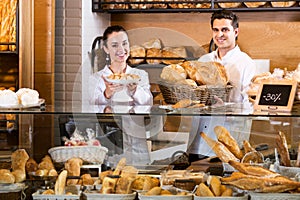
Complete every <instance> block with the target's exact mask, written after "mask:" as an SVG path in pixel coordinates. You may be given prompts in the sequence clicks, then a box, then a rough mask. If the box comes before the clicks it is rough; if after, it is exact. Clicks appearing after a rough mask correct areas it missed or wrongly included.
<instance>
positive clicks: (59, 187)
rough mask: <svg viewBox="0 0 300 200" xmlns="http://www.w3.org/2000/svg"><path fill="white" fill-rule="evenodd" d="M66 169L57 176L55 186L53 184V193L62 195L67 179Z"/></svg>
mask: <svg viewBox="0 0 300 200" xmlns="http://www.w3.org/2000/svg"><path fill="white" fill-rule="evenodd" d="M67 175H68V172H67V170H63V171H62V172H61V173H60V174H59V175H58V177H57V179H56V182H55V186H54V193H55V195H62V194H64V192H65V187H66V181H67Z"/></svg>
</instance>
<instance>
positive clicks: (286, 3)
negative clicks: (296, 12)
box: [271, 1, 296, 8]
mask: <svg viewBox="0 0 300 200" xmlns="http://www.w3.org/2000/svg"><path fill="white" fill-rule="evenodd" d="M295 3H296V1H279V2H275V1H271V5H272V6H273V7H275V8H277V7H291V6H293V5H294V4H295Z"/></svg>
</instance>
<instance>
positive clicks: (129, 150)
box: [89, 26, 160, 164]
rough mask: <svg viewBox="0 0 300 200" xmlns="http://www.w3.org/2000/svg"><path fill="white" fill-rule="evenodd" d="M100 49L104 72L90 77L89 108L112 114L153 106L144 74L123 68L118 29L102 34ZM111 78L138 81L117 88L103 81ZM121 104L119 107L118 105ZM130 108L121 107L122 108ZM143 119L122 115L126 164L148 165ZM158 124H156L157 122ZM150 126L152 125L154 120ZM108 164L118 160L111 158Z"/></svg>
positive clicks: (124, 43) (123, 45) (125, 53)
mask: <svg viewBox="0 0 300 200" xmlns="http://www.w3.org/2000/svg"><path fill="white" fill-rule="evenodd" d="M103 49H104V51H105V52H106V54H107V59H106V60H107V61H110V62H108V63H106V65H105V66H104V68H103V69H102V70H100V71H99V72H97V73H95V74H94V75H93V78H92V80H90V81H95V82H92V83H90V84H89V86H90V87H92V88H93V89H92V97H91V98H90V103H91V104H93V105H94V104H96V105H103V106H106V107H111V109H112V112H115V113H118V112H124V110H123V109H124V107H125V108H126V107H129V108H130V107H131V106H145V107H149V106H151V105H152V104H153V103H152V102H153V97H152V94H151V92H150V84H149V78H148V73H147V72H146V71H144V70H140V69H136V68H132V67H130V66H129V65H128V64H127V62H126V61H127V59H128V57H129V55H130V46H129V40H128V34H127V32H126V31H125V29H124V28H123V27H121V26H110V27H108V28H107V29H106V30H105V31H104V33H103ZM113 74H135V75H138V76H139V78H140V80H139V81H138V82H137V83H131V84H118V83H112V82H109V81H107V77H108V76H110V75H113ZM119 104H121V105H119ZM124 104H125V105H130V106H123V105H124ZM144 122H145V121H144V117H143V116H139V115H136V116H135V115H128V116H127V115H122V132H123V154H121V155H115V156H117V157H125V158H126V159H127V162H128V163H143V164H145V163H148V162H149V159H150V157H149V152H148V146H147V140H146V126H145V123H144ZM159 122H160V121H159ZM153 123H156V120H154V122H153ZM112 160H118V159H116V158H115V157H114V156H113V157H112Z"/></svg>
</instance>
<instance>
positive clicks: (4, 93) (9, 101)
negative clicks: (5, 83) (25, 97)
mask: <svg viewBox="0 0 300 200" xmlns="http://www.w3.org/2000/svg"><path fill="white" fill-rule="evenodd" d="M17 105H19V100H18V96H17V95H16V93H15V92H13V91H11V90H0V106H17Z"/></svg>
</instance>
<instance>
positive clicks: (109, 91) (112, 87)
mask: <svg viewBox="0 0 300 200" xmlns="http://www.w3.org/2000/svg"><path fill="white" fill-rule="evenodd" d="M103 80H104V83H105V86H106V89H105V91H104V96H105V97H106V98H107V99H110V98H111V97H112V96H113V95H114V94H115V93H116V92H119V91H121V90H122V89H124V86H123V85H122V84H116V83H110V82H108V81H106V80H105V78H103Z"/></svg>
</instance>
